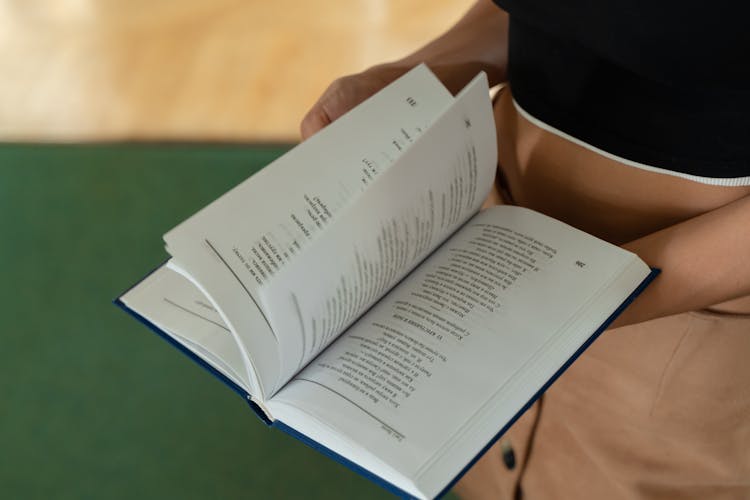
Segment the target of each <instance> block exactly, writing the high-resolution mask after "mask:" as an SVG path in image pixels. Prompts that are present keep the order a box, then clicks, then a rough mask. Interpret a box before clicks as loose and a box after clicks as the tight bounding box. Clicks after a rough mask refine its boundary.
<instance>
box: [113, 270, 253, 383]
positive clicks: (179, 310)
mask: <svg viewBox="0 0 750 500" xmlns="http://www.w3.org/2000/svg"><path fill="white" fill-rule="evenodd" d="M121 300H122V302H123V303H124V304H125V305H126V306H128V307H129V308H130V309H132V310H133V311H135V312H136V313H138V314H139V315H141V316H143V317H144V318H146V319H147V320H149V321H150V322H151V323H153V324H154V325H155V326H157V327H158V328H160V329H161V330H162V331H163V332H165V333H167V334H168V335H170V336H171V337H172V338H174V339H175V340H176V341H178V342H179V343H180V344H182V345H183V346H185V347H187V348H188V349H189V350H191V351H192V352H193V353H194V354H197V355H198V356H200V357H201V358H202V359H204V360H205V361H207V362H208V363H209V364H210V365H211V366H213V367H214V368H216V369H217V370H218V371H220V372H221V373H223V374H224V375H226V376H227V377H228V378H229V379H230V380H232V381H233V382H234V383H235V384H237V385H238V386H240V387H242V388H244V389H245V390H247V391H249V387H251V385H252V384H251V382H250V380H249V379H248V377H247V372H246V371H245V369H244V368H245V367H244V365H243V361H242V354H241V353H240V348H239V346H238V345H237V342H236V341H235V339H234V337H233V335H232V332H231V331H230V330H229V328H227V326H226V325H225V324H224V322H223V321H222V319H221V316H220V315H219V313H218V311H216V309H214V308H213V307H212V306H211V304H210V303H209V301H208V299H207V298H206V296H205V295H203V294H202V293H201V292H200V290H198V289H197V288H196V287H195V286H193V284H192V283H190V282H189V281H188V280H187V279H185V278H184V277H182V276H180V275H179V274H177V273H176V272H174V271H173V270H171V269H169V268H168V267H167V266H166V265H164V266H162V267H161V268H159V269H157V270H156V271H154V272H153V273H152V274H151V275H150V276H148V277H147V278H146V279H144V280H143V281H142V282H140V283H138V284H137V285H136V286H135V287H133V288H132V289H131V290H129V291H128V292H127V293H125V294H124V295H123V296H122V298H121Z"/></svg>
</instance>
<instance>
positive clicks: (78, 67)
mask: <svg viewBox="0 0 750 500" xmlns="http://www.w3.org/2000/svg"><path fill="white" fill-rule="evenodd" d="M469 3H470V2H469V1H468V0H443V1H442V2H434V1H427V0H399V1H397V0H318V1H313V2H303V1H300V0H271V1H269V0H127V1H123V0H0V75H2V77H1V78H0V141H19V140H20V141H80V140H119V139H157V140H229V141H234V140H237V141H295V140H297V139H298V124H299V121H300V119H301V117H302V116H303V114H304V113H305V111H306V110H307V108H308V107H309V106H310V105H311V104H312V103H313V102H314V101H315V99H316V98H317V96H318V95H319V94H320V93H321V92H322V91H323V90H324V89H325V87H326V86H327V85H328V83H329V82H330V81H331V80H332V79H333V78H334V77H336V76H339V75H342V74H346V73H351V72H354V71H358V70H361V69H364V68H365V67H367V66H369V65H372V64H374V63H377V62H382V61H386V60H390V59H394V58H397V57H399V56H400V55H402V54H404V53H406V52H408V51H411V50H413V49H415V48H417V47H418V46H420V45H422V44H423V43H424V42H425V41H427V40H428V39H430V38H431V37H433V36H435V35H437V34H438V33H440V32H441V31H443V30H444V29H445V28H447V27H448V26H449V25H451V24H452V23H453V22H454V21H455V20H457V19H458V17H460V15H461V13H462V12H463V11H464V10H465V9H466V8H467V6H468V4H469Z"/></svg>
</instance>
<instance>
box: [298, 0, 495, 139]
mask: <svg viewBox="0 0 750 500" xmlns="http://www.w3.org/2000/svg"><path fill="white" fill-rule="evenodd" d="M507 42H508V15H507V13H506V12H504V11H503V10H501V9H500V8H499V7H497V6H496V5H495V4H493V3H492V2H491V0H477V2H476V3H475V4H474V5H473V6H472V7H471V8H470V9H469V10H468V11H467V12H466V14H464V16H463V17H462V18H461V19H460V20H459V21H458V22H457V23H456V24H455V25H454V26H453V27H452V28H450V29H449V30H448V31H446V32H445V33H444V34H443V35H441V36H439V37H438V38H436V39H435V40H433V41H431V42H429V43H428V44H427V45H425V46H424V47H422V48H421V49H419V50H417V51H416V52H414V53H412V54H410V55H408V56H406V57H404V58H402V59H399V60H397V61H393V62H389V63H385V64H379V65H377V66H373V67H372V68H369V69H367V70H365V71H363V72H361V73H357V74H354V75H349V76H345V77H342V78H339V79H337V80H335V81H334V82H333V83H332V84H331V85H330V86H329V87H328V89H326V91H325V92H324V93H323V95H321V97H320V98H319V99H318V101H317V102H316V103H315V104H314V105H313V107H312V108H310V111H308V112H307V114H306V115H305V117H304V119H303V120H302V123H301V125H300V132H301V134H302V139H306V138H308V137H309V136H311V135H313V134H314V133H315V132H317V131H318V130H320V129H322V128H323V127H325V126H326V125H328V124H329V123H331V122H332V121H334V120H335V119H337V118H338V117H340V116H341V115H343V114H344V113H346V112H347V111H349V110H350V109H352V108H353V107H354V106H356V105H357V104H359V103H360V102H362V101H364V100H365V99H367V98H368V97H370V96H371V95H373V94H374V93H376V92H377V91H378V90H380V89H381V88H383V87H385V86H386V85H388V84H389V83H391V82H392V81H393V80H395V79H397V78H398V77H400V76H401V75H403V74H404V73H406V72H407V71H409V70H410V69H411V68H413V67H414V66H416V65H417V64H419V63H422V62H424V63H426V64H427V65H428V66H429V67H430V69H431V70H432V71H433V72H434V73H435V74H436V75H437V77H438V78H439V79H440V80H441V81H442V82H443V84H444V85H445V86H446V87H447V88H448V90H450V91H451V92H453V93H456V92H458V91H459V90H461V89H462V88H463V87H464V85H466V84H467V83H468V82H469V81H470V80H471V79H472V78H473V77H474V76H476V74H477V73H478V72H479V71H485V72H486V73H487V76H488V78H489V81H490V85H495V84H497V83H501V82H503V81H505V79H506V63H507V58H508V50H507V45H508V43H507Z"/></svg>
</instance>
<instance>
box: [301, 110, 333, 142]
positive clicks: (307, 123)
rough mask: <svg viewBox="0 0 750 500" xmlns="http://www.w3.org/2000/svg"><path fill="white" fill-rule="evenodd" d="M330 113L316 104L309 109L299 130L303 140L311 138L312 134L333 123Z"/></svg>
mask: <svg viewBox="0 0 750 500" xmlns="http://www.w3.org/2000/svg"><path fill="white" fill-rule="evenodd" d="M331 121H332V120H331V119H330V117H329V116H328V114H327V113H326V112H325V111H324V110H323V109H322V107H320V106H315V107H313V109H311V110H310V111H308V113H307V114H306V115H305V117H304V118H303V119H302V123H300V126H299V130H300V135H302V140H303V141H304V140H305V139H307V138H309V137H310V136H311V135H313V134H314V133H316V132H317V131H319V130H320V129H322V128H323V127H325V126H326V125H328V124H330V123H331Z"/></svg>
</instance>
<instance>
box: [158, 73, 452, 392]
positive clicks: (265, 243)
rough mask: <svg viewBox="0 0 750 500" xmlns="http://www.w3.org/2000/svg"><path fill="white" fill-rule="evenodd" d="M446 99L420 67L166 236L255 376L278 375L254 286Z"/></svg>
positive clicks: (273, 342) (385, 164)
mask: <svg viewBox="0 0 750 500" xmlns="http://www.w3.org/2000/svg"><path fill="white" fill-rule="evenodd" d="M452 101H453V97H452V96H451V95H450V93H449V92H448V91H447V90H446V89H445V88H444V87H443V86H442V84H441V83H440V82H439V81H438V80H437V78H435V76H434V75H432V73H431V72H430V71H429V70H428V69H427V68H426V66H424V65H421V66H418V67H417V68H415V69H414V70H412V71H410V72H409V73H407V74H406V75H405V76H404V77H402V78H400V79H399V80H398V81H397V82H394V83H393V84H391V85H390V86H388V87H386V88H385V89H383V90H382V91H381V92H379V93H378V94H376V95H374V96H373V97H371V98H370V99H368V100H366V101H365V102H363V103H362V104H360V105H359V106H357V107H356V108H354V109H353V110H351V111H350V112H349V113H347V114H346V115H344V116H342V117H341V118H340V119H339V120H337V121H335V122H334V123H332V124H331V125H329V126H328V127H326V128H325V129H323V130H321V131H320V132H319V133H317V134H316V135H314V136H313V137H311V138H310V139H308V140H307V141H305V142H304V143H302V144H300V145H299V146H297V147H295V148H294V149H292V150H290V151H289V152H287V153H286V154H285V155H284V156H282V157H281V158H279V159H278V160H276V161H274V162H273V163H271V164H270V165H268V166H267V167H266V168H264V169H263V170H262V171H260V172H259V173H257V174H256V175H254V176H253V177H251V178H250V179H248V180H247V181H245V182H243V183H242V184H240V185H238V186H237V187H235V188H234V189H232V190H231V191H229V192H228V193H226V194H225V195H223V196H222V197H220V198H219V199H217V200H216V201H214V202H213V203H211V204H210V205H208V206H207V207H205V208H204V209H202V210H201V211H200V212H198V213H197V214H195V215H194V216H192V217H191V218H190V219H188V220H187V221H185V222H183V223H182V224H180V225H179V226H177V227H176V228H175V229H173V230H172V231H170V232H169V233H167V234H166V235H165V236H164V240H165V242H166V244H167V250H168V251H169V253H170V254H171V255H172V256H173V257H174V260H175V261H176V263H177V265H178V266H179V267H180V268H181V269H184V270H187V271H188V272H189V273H190V275H191V276H192V278H194V280H195V281H196V282H198V283H200V285H201V287H202V288H203V289H204V290H205V291H206V293H207V295H208V296H209V297H211V300H212V303H213V305H214V306H216V307H217V308H219V309H220V311H221V313H222V316H223V319H224V321H225V322H226V323H227V324H228V325H229V327H230V328H231V329H232V330H233V331H235V332H236V333H237V334H238V335H239V336H240V338H241V343H242V345H243V348H244V350H245V351H246V352H252V353H254V355H255V358H254V359H253V363H252V365H253V368H254V369H255V370H256V371H257V372H258V373H259V374H262V375H260V378H261V379H263V378H269V379H271V380H273V381H275V380H276V379H277V371H278V363H277V360H276V351H277V342H278V341H277V339H276V338H275V336H274V334H273V331H272V330H271V328H269V327H268V326H267V325H266V326H265V327H261V328H258V325H257V321H256V319H257V318H256V317H257V314H258V308H257V293H258V290H259V288H260V287H262V286H263V285H264V284H265V283H267V282H268V281H269V280H270V279H271V277H272V276H274V275H275V274H276V273H277V272H278V271H279V270H280V269H281V268H283V267H284V266H285V265H286V264H287V263H288V262H290V261H291V260H292V259H293V257H294V256H295V255H297V254H298V253H299V252H300V251H301V250H302V248H303V247H304V246H305V245H306V244H307V243H308V242H309V241H311V240H313V239H314V238H315V236H316V235H318V234H319V233H320V232H321V231H322V230H323V229H324V228H325V227H326V226H327V225H329V224H330V223H331V221H332V220H334V219H335V218H336V217H337V216H338V213H339V212H340V211H341V210H342V209H343V208H344V207H345V206H347V205H348V204H349V203H351V202H352V200H353V199H355V198H357V197H358V196H359V195H360V194H361V193H362V192H364V191H366V190H367V189H368V187H369V186H370V185H371V183H372V182H373V181H374V180H375V179H376V178H377V177H378V176H379V175H381V174H382V173H383V172H384V171H387V170H388V168H389V167H390V166H391V165H392V164H393V162H394V161H395V160H396V159H397V158H399V156H400V155H401V153H402V151H404V150H405V149H407V147H408V146H409V144H411V143H412V142H413V141H414V140H415V139H416V138H417V137H418V136H419V135H420V134H421V133H422V132H423V131H424V129H425V128H426V127H428V126H429V124H430V123H431V122H432V121H433V120H434V119H435V117H436V116H437V115H439V114H440V113H441V112H442V111H443V110H444V109H445V108H446V107H447V106H449V105H450V103H451V102H452ZM256 118H257V119H262V117H256ZM248 311H252V312H248ZM248 314H250V315H251V316H252V317H249V316H248ZM261 382H262V381H261ZM261 385H262V383H261ZM259 391H260V392H261V393H263V392H265V391H264V390H263V388H262V387H261V388H259Z"/></svg>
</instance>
